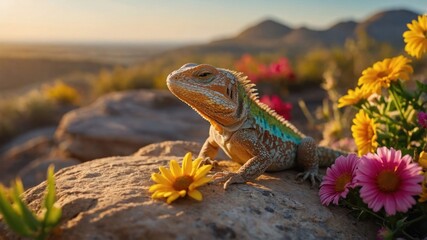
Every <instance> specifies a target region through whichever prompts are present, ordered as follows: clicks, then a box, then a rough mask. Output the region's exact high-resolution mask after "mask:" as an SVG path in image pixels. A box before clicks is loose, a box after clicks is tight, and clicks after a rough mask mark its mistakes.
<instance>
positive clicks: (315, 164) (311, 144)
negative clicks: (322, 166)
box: [296, 137, 322, 186]
mask: <svg viewBox="0 0 427 240" xmlns="http://www.w3.org/2000/svg"><path fill="white" fill-rule="evenodd" d="M296 157H297V164H298V166H300V167H303V168H304V172H302V173H299V174H297V178H302V180H303V181H304V180H307V179H309V180H310V181H311V185H312V186H314V185H315V184H316V181H319V182H321V181H322V177H321V176H320V175H319V157H318V156H317V144H316V141H315V140H314V139H313V138H311V137H305V138H303V139H302V141H301V143H300V144H299V145H298V151H297V156H296Z"/></svg>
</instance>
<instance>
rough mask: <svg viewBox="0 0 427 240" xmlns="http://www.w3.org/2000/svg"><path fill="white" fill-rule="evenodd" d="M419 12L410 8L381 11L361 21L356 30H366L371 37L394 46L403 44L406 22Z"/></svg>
mask: <svg viewBox="0 0 427 240" xmlns="http://www.w3.org/2000/svg"><path fill="white" fill-rule="evenodd" d="M418 15H419V14H418V13H415V12H412V11H408V10H392V11H385V12H379V13H377V14H374V15H373V16H371V17H369V18H367V19H366V20H364V21H362V22H360V23H359V24H358V26H357V28H356V32H360V31H365V32H366V33H367V34H368V35H369V36H370V37H371V38H373V39H375V40H377V41H380V42H388V43H390V44H391V45H393V46H398V47H399V46H402V45H403V38H402V34H403V32H404V31H406V29H407V27H406V24H407V23H410V22H411V21H412V20H414V19H416V18H417V16H418Z"/></svg>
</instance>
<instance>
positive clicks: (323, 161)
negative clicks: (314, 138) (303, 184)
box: [317, 147, 349, 167]
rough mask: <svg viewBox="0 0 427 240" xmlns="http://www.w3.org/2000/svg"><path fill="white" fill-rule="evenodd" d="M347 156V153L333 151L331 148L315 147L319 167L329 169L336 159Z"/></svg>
mask: <svg viewBox="0 0 427 240" xmlns="http://www.w3.org/2000/svg"><path fill="white" fill-rule="evenodd" d="M348 154H349V153H348V152H344V151H340V150H335V149H332V148H327V147H317V157H318V159H319V166H320V167H329V166H331V165H332V163H334V162H335V159H337V158H338V157H339V156H342V155H344V156H347V155H348Z"/></svg>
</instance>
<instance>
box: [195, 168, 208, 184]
mask: <svg viewBox="0 0 427 240" xmlns="http://www.w3.org/2000/svg"><path fill="white" fill-rule="evenodd" d="M211 169H212V165H204V166H202V167H200V168H199V169H197V172H196V175H195V176H194V181H197V180H199V179H200V178H202V177H204V176H205V175H206V174H207V173H208V172H209V171H210V170H211Z"/></svg>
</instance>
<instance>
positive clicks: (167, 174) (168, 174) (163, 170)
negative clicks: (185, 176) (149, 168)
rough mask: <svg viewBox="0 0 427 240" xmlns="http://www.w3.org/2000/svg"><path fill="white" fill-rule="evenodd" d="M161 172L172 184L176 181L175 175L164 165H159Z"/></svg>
mask: <svg viewBox="0 0 427 240" xmlns="http://www.w3.org/2000/svg"><path fill="white" fill-rule="evenodd" d="M159 170H160V172H161V173H162V175H163V176H164V177H165V178H166V179H167V180H169V182H170V183H171V184H172V183H173V182H174V181H175V178H174V177H173V175H172V173H171V171H170V170H169V169H167V168H165V167H163V166H160V167H159Z"/></svg>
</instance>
